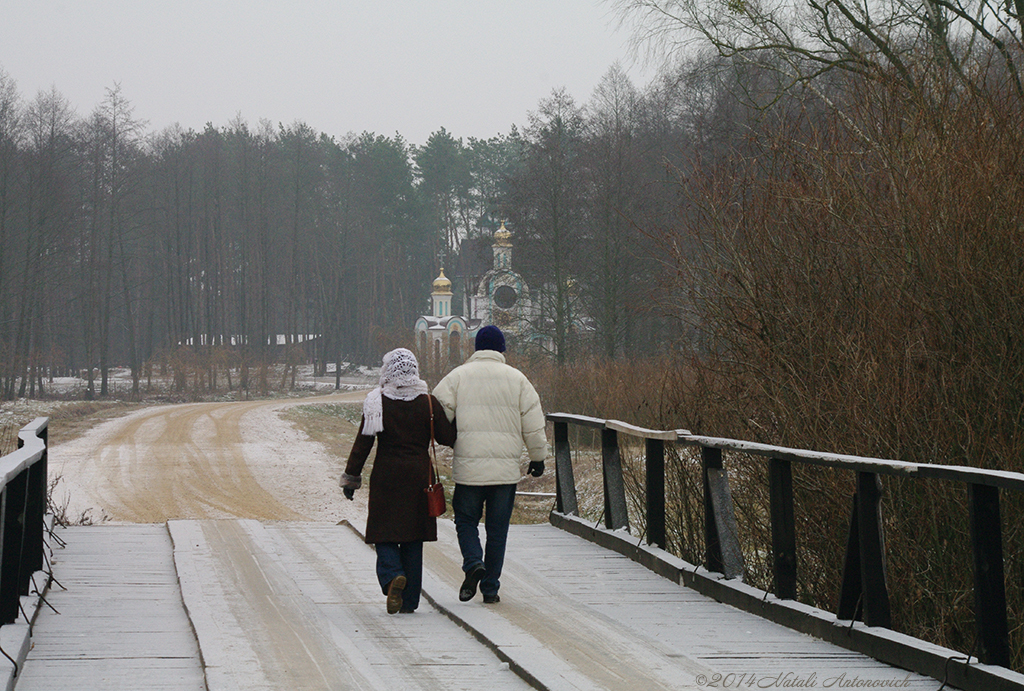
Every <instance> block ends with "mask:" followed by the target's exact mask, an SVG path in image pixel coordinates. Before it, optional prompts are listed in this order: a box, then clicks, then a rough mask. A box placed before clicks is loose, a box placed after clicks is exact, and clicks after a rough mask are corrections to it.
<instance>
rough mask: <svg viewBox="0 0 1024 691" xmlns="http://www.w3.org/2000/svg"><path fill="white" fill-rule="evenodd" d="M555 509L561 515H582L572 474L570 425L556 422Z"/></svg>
mask: <svg viewBox="0 0 1024 691" xmlns="http://www.w3.org/2000/svg"><path fill="white" fill-rule="evenodd" d="M554 426H555V507H556V508H557V509H558V512H559V513H561V514H566V515H569V514H572V515H573V516H578V515H579V514H580V510H579V506H578V505H577V503H576V478H575V477H574V476H573V472H572V450H571V449H570V448H569V423H568V422H555V423H554Z"/></svg>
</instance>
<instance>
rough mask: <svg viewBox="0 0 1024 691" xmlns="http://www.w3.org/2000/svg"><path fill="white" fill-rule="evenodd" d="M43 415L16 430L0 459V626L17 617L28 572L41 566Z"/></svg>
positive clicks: (45, 423) (45, 425) (25, 592)
mask: <svg viewBox="0 0 1024 691" xmlns="http://www.w3.org/2000/svg"><path fill="white" fill-rule="evenodd" d="M48 425H49V419H48V418H42V417H41V418H36V419H35V420H33V421H32V422H31V423H29V424H27V425H25V426H24V427H23V428H22V429H21V431H20V432H19V433H18V450H17V451H14V452H13V453H10V454H7V455H6V456H3V457H0V624H11V623H14V621H15V620H16V619H17V618H18V613H19V608H20V605H21V597H22V596H23V595H29V594H30V593H29V587H30V585H31V583H32V575H33V574H34V573H36V572H37V571H41V570H43V537H44V526H45V514H46V490H47V481H46V463H47V458H46V455H47V430H48Z"/></svg>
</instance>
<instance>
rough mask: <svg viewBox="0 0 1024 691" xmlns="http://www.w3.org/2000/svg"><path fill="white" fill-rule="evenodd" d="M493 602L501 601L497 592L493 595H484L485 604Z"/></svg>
mask: <svg viewBox="0 0 1024 691" xmlns="http://www.w3.org/2000/svg"><path fill="white" fill-rule="evenodd" d="M495 602H501V598H500V597H498V594H497V593H495V594H494V595H484V604H485V605H493V604H494V603H495Z"/></svg>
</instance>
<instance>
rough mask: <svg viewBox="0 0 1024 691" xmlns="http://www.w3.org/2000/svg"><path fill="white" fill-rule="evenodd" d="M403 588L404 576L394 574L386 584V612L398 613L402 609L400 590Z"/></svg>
mask: <svg viewBox="0 0 1024 691" xmlns="http://www.w3.org/2000/svg"><path fill="white" fill-rule="evenodd" d="M403 590H405V576H395V577H394V579H392V581H391V583H389V584H388V614H398V611H399V610H400V609H402V591H403Z"/></svg>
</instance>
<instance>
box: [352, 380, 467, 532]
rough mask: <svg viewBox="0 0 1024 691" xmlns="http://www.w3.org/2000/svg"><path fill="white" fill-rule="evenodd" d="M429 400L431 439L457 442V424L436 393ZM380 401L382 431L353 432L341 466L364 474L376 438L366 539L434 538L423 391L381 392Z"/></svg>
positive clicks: (354, 474) (426, 418)
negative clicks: (404, 397)
mask: <svg viewBox="0 0 1024 691" xmlns="http://www.w3.org/2000/svg"><path fill="white" fill-rule="evenodd" d="M430 402H431V403H432V404H433V408H434V440H435V441H436V442H437V443H438V444H444V445H445V446H451V445H452V444H454V443H455V424H454V423H452V422H449V421H448V417H447V416H446V415H445V414H444V408H442V407H441V404H440V403H438V402H437V399H435V398H434V397H433V396H430ZM381 406H382V412H383V423H384V431H383V432H380V433H379V434H377V435H376V436H375V437H373V436H367V435H364V434H357V435H356V440H355V443H353V444H352V451H351V452H350V453H349V456H348V464H347V465H346V466H345V474H346V475H352V476H359V475H362V472H363V465H364V464H365V463H366V459H367V457H368V456H369V455H370V449H372V448H373V443H374V440H376V442H377V456H376V458H375V460H374V462H373V470H372V471H371V472H370V501H369V511H368V513H367V517H366V542H368V543H371V544H375V543H378V542H399V543H401V542H416V541H418V540H424V541H427V542H432V541H434V540H437V520H436V519H434V518H430V517H429V516H428V515H427V495H426V493H424V491H423V490H424V488H425V487H426V486H427V481H428V479H429V477H430V412H429V409H428V408H427V394H422V395H420V396H417V397H416V398H414V399H413V400H411V401H399V400H395V399H391V398H388V397H387V396H384V397H383V399H382V401H381ZM362 428H363V422H362V421H360V423H359V429H360V430H362Z"/></svg>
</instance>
